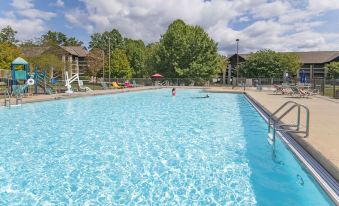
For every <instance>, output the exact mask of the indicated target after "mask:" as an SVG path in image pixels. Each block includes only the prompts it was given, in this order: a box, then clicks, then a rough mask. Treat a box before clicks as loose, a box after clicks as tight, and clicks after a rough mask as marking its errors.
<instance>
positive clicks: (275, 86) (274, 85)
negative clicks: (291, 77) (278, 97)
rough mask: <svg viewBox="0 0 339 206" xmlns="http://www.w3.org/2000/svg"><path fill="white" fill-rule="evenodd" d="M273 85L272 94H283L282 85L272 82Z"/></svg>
mask: <svg viewBox="0 0 339 206" xmlns="http://www.w3.org/2000/svg"><path fill="white" fill-rule="evenodd" d="M273 87H274V89H275V90H274V91H273V93H274V94H284V92H283V87H282V86H279V85H276V84H273Z"/></svg>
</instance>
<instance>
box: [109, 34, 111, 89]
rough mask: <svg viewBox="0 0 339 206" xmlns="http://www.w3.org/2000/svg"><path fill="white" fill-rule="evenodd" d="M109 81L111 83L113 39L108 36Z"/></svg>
mask: <svg viewBox="0 0 339 206" xmlns="http://www.w3.org/2000/svg"><path fill="white" fill-rule="evenodd" d="M108 81H109V82H111V37H110V36H108Z"/></svg>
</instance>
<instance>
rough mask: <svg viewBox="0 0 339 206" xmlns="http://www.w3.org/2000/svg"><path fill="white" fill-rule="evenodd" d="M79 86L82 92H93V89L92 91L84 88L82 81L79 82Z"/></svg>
mask: <svg viewBox="0 0 339 206" xmlns="http://www.w3.org/2000/svg"><path fill="white" fill-rule="evenodd" d="M78 84H79V88H80V91H85V92H93V90H92V89H90V88H89V87H85V86H84V82H83V81H82V80H79V81H78Z"/></svg>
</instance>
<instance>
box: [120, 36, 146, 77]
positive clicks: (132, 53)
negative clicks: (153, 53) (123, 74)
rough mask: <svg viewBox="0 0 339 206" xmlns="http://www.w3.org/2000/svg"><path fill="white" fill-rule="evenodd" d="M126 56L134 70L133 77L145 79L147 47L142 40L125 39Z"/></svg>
mask: <svg viewBox="0 0 339 206" xmlns="http://www.w3.org/2000/svg"><path fill="white" fill-rule="evenodd" d="M125 43H126V54H127V57H128V61H129V64H130V66H131V68H132V70H133V77H145V74H146V73H147V72H146V68H145V59H146V47H145V44H144V42H143V41H142V40H132V39H125Z"/></svg>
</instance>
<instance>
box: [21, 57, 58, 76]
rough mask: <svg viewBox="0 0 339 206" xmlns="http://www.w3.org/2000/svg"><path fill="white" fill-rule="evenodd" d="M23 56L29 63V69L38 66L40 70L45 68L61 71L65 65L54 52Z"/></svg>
mask: <svg viewBox="0 0 339 206" xmlns="http://www.w3.org/2000/svg"><path fill="white" fill-rule="evenodd" d="M25 58H26V59H27V61H28V62H29V63H30V67H31V70H33V69H34V68H35V67H36V66H38V67H39V69H40V70H42V69H47V70H48V71H52V72H57V73H61V72H62V70H63V69H64V66H65V64H64V63H63V62H62V60H61V59H60V58H59V57H57V56H56V55H54V54H42V55H39V56H35V57H25ZM40 72H41V71H40Z"/></svg>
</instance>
